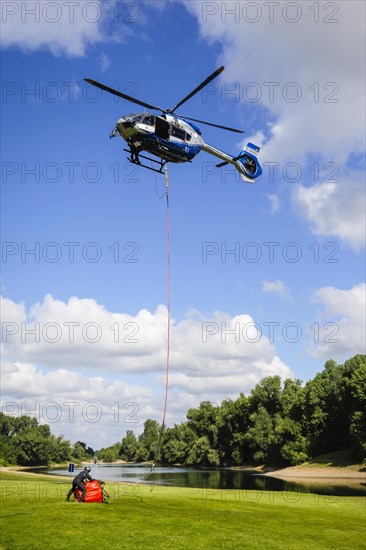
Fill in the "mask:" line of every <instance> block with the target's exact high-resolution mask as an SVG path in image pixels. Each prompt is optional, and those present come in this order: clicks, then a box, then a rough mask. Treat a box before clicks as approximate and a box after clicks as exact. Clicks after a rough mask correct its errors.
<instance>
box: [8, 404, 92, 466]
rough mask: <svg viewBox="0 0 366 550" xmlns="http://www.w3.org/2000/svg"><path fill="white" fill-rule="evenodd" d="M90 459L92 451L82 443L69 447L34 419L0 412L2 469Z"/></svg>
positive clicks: (46, 426) (45, 425)
mask: <svg viewBox="0 0 366 550" xmlns="http://www.w3.org/2000/svg"><path fill="white" fill-rule="evenodd" d="M93 456H94V451H93V449H92V448H91V447H87V446H86V444H85V443H84V442H83V441H77V442H76V443H75V444H74V445H72V444H71V443H70V441H68V440H66V439H64V437H63V436H62V435H60V436H57V437H56V436H54V435H52V434H51V430H50V427H49V426H48V425H47V424H39V423H38V420H37V419H36V418H31V417H29V416H26V415H23V416H19V417H13V416H7V415H6V414H4V413H3V412H0V464H2V465H4V466H8V465H10V464H11V465H13V464H16V465H19V466H42V465H47V464H50V463H52V462H55V463H62V462H66V461H71V462H80V461H82V460H90V459H91V458H92V457H93Z"/></svg>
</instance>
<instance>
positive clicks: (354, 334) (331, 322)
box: [310, 283, 366, 360]
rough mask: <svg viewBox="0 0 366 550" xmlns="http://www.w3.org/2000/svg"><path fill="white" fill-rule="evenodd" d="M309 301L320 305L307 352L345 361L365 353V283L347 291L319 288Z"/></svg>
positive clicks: (329, 287) (319, 356) (320, 356)
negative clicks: (311, 343)
mask: <svg viewBox="0 0 366 550" xmlns="http://www.w3.org/2000/svg"><path fill="white" fill-rule="evenodd" d="M312 300H313V301H314V302H315V303H319V304H321V305H322V310H321V311H319V313H318V321H317V322H316V323H315V324H313V325H312V327H313V328H312V329H311V330H312V331H313V332H314V334H313V336H314V340H315V341H317V342H318V343H317V344H316V345H313V346H312V347H311V349H310V353H311V354H312V355H313V356H315V357H317V358H327V359H328V358H330V357H331V358H333V359H337V360H345V359H347V358H349V357H351V356H353V355H356V354H357V353H365V351H366V336H365V335H366V319H365V315H366V313H365V312H366V284H365V283H361V284H358V285H355V286H354V287H353V288H351V289H349V290H342V289H339V288H334V287H331V286H328V287H323V288H319V289H318V290H316V291H315V292H314V294H313V297H312Z"/></svg>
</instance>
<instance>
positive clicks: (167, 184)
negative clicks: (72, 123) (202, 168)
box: [140, 166, 171, 480]
mask: <svg viewBox="0 0 366 550" xmlns="http://www.w3.org/2000/svg"><path fill="white" fill-rule="evenodd" d="M165 197H166V230H167V269H168V301H167V309H168V321H167V350H166V367H165V397H164V411H163V421H162V423H161V428H160V433H159V439H158V445H157V448H156V452H155V457H154V461H153V464H152V466H151V468H150V471H149V472H148V473H147V474H146V475H144V476H142V477H141V478H140V479H141V480H146V479H147V478H148V477H150V475H151V474H152V472H153V469H154V468H155V464H156V462H157V460H158V458H159V453H160V447H161V441H162V437H163V433H164V429H165V418H166V411H167V404H168V393H169V367H170V334H171V313H170V312H171V301H170V294H171V292H170V210H169V176H168V167H167V166H165Z"/></svg>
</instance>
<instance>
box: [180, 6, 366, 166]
mask: <svg viewBox="0 0 366 550" xmlns="http://www.w3.org/2000/svg"><path fill="white" fill-rule="evenodd" d="M246 4H247V5H246ZM250 4H251V7H250ZM270 4H271V3H267V5H264V4H262V3H258V2H256V3H240V2H221V3H209V2H189V1H188V2H185V5H186V7H187V9H188V10H189V11H190V12H191V13H192V14H194V15H195V16H196V17H197V21H198V23H199V25H200V30H201V34H202V37H203V38H205V39H207V40H209V41H210V42H213V41H218V42H219V43H221V45H222V48H223V52H222V55H221V61H222V62H223V64H224V65H225V67H226V71H225V81H227V82H231V83H238V85H239V93H240V101H241V104H243V106H244V105H245V106H246V107H247V110H248V113H250V110H251V109H253V108H254V107H255V106H256V103H257V99H258V104H260V105H262V106H264V107H266V108H267V109H268V111H269V113H270V114H271V116H270V117H268V118H270V119H271V122H269V123H268V126H267V128H266V129H265V130H266V134H267V140H268V143H267V144H266V151H267V153H266V151H262V153H261V155H262V158H265V156H266V154H270V157H271V160H276V161H278V162H282V161H287V160H298V161H299V160H300V159H302V160H303V159H304V157H305V155H306V153H307V152H309V151H315V152H316V153H321V154H323V155H324V156H325V158H327V159H328V160H335V161H336V162H339V163H342V162H344V160H345V159H346V158H347V156H348V154H349V152H350V151H352V150H354V151H360V150H361V149H362V148H363V146H364V112H365V103H364V95H365V94H364V86H365V82H364V55H363V54H360V52H364V23H363V22H364V18H365V4H364V3H362V2H357V1H350V2H347V3H346V2H341V3H339V4H335V5H334V6H335V7H336V9H335V10H334V9H332V5H329V6H327V7H322V9H320V11H319V13H315V11H314V9H315V7H316V6H314V3H312V2H308V1H305V2H301V3H299V2H297V3H287V4H285V5H282V4H281V3H278V4H276V6H274V5H272V8H271V6H270ZM290 4H292V6H291V5H290ZM334 6H333V7H334ZM340 36H342V40H340ZM314 52H316V53H315V54H314ZM250 83H251V86H249V84H250ZM220 97H221V99H225V96H224V98H223V96H222V94H220V95H219V98H220ZM228 97H229V96H228ZM253 98H254V99H255V100H256V101H255V102H253ZM215 99H216V100H217V96H216V97H215ZM231 99H232V95H231ZM335 121H336V123H335ZM335 124H336V128H339V131H335ZM257 130H258V131H259V130H261V128H257ZM268 152H270V153H268Z"/></svg>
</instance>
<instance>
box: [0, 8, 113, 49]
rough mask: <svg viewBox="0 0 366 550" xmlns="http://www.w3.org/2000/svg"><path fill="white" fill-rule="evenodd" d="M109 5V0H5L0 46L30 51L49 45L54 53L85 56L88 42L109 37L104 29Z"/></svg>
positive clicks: (93, 42)
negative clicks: (67, 0) (40, 0)
mask: <svg viewBox="0 0 366 550" xmlns="http://www.w3.org/2000/svg"><path fill="white" fill-rule="evenodd" d="M107 8H108V2H104V3H103V2H101V1H100V0H96V1H95V2H63V1H61V0H56V1H54V2H38V1H35V0H25V1H20V0H14V1H13V2H4V3H3V4H2V27H1V39H0V40H1V42H0V43H1V46H2V47H18V48H20V49H21V50H23V51H28V52H32V51H36V50H40V49H47V50H50V51H51V53H52V54H53V55H55V56H58V55H61V54H66V55H69V56H83V55H85V50H86V47H87V46H88V45H90V44H95V43H98V42H102V41H104V40H106V39H107V36H106V35H105V34H104V32H103V30H102V24H103V21H104V20H105V18H106V17H107V16H108V14H109V12H108V9H107Z"/></svg>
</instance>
